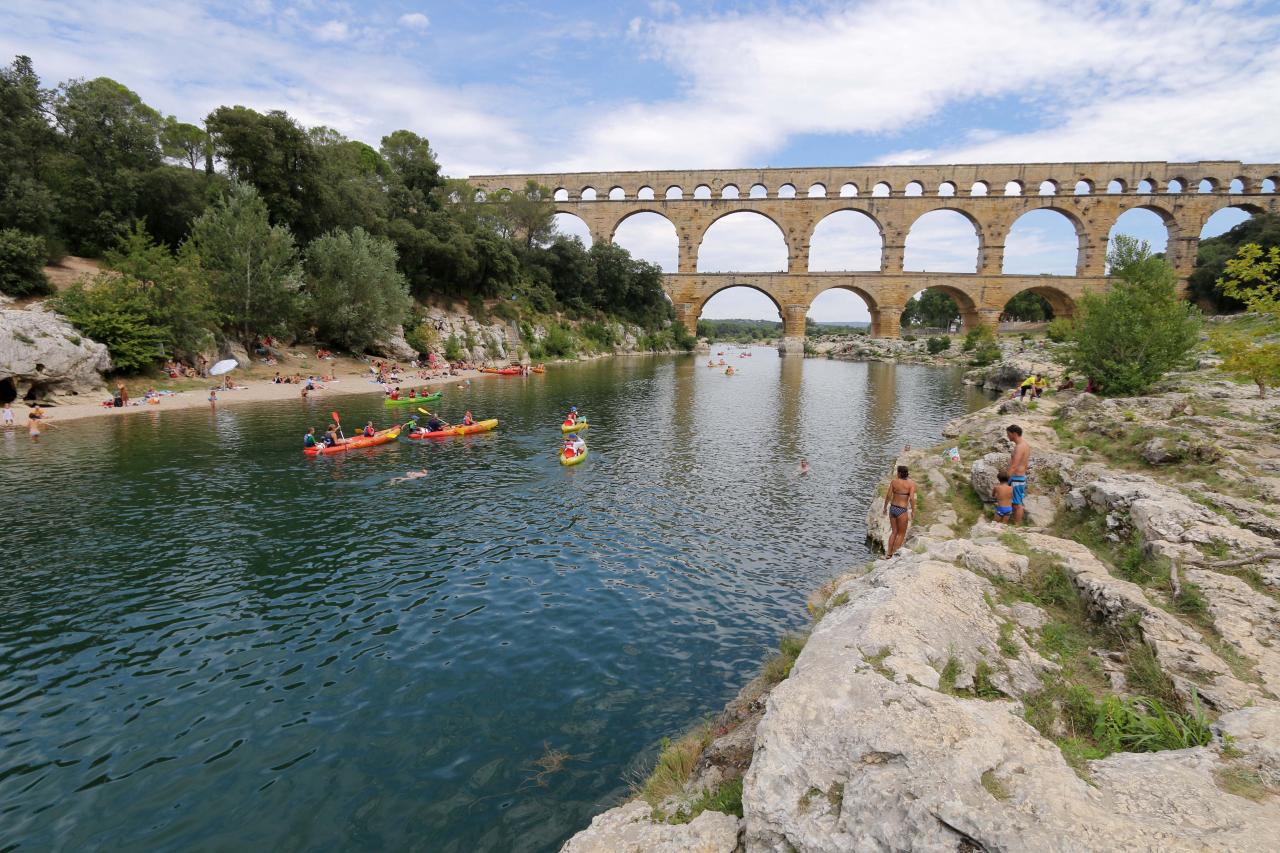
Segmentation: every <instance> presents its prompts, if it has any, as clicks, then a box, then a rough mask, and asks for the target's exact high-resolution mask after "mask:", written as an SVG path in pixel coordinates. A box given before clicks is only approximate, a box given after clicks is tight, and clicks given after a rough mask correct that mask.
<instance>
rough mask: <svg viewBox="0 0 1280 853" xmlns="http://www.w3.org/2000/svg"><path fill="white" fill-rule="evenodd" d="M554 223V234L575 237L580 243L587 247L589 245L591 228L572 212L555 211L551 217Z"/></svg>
mask: <svg viewBox="0 0 1280 853" xmlns="http://www.w3.org/2000/svg"><path fill="white" fill-rule="evenodd" d="M552 222H553V223H554V224H555V229H556V234H558V235H561V236H564V237H577V238H578V239H580V240H581V241H582V245H584V246H586V247H587V248H590V247H591V229H590V228H589V227H587V223H586V220H584V219H583V218H582V217H580V216H578V215H576V214H573V213H564V212H561V213H557V214H556V215H555V216H553V217H552Z"/></svg>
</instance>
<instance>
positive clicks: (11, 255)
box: [0, 228, 53, 297]
mask: <svg viewBox="0 0 1280 853" xmlns="http://www.w3.org/2000/svg"><path fill="white" fill-rule="evenodd" d="M46 254H47V250H46V249H45V244H44V240H42V239H40V238H39V237H37V236H35V235H34V234H26V233H23V232H22V231H19V230H17V229H16V228H5V229H4V230H0V293H5V294H8V295H9V296H18V297H22V296H44V295H45V294H47V293H51V292H53V289H52V288H51V287H50V286H49V280H48V279H47V278H45V276H44V269H43V268H44V262H45V256H46Z"/></svg>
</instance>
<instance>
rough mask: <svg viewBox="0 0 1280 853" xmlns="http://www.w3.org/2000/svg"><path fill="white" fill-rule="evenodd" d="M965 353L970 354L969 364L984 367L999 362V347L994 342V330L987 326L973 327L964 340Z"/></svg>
mask: <svg viewBox="0 0 1280 853" xmlns="http://www.w3.org/2000/svg"><path fill="white" fill-rule="evenodd" d="M964 350H965V352H972V353H973V358H971V359H970V363H971V364H973V365H974V366H975V367H986V366H987V365H988V364H995V363H996V362H997V361H999V360H1000V345H999V344H998V343H997V342H996V330H995V329H993V328H991V327H990V326H987V325H985V324H984V325H981V326H975V327H974V328H973V329H971V330H969V333H968V334H967V335H965V338H964Z"/></svg>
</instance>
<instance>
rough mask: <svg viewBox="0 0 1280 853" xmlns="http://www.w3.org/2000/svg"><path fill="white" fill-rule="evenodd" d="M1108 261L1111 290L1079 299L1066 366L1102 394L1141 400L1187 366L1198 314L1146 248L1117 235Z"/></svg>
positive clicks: (1168, 268) (1168, 269) (1160, 261)
mask: <svg viewBox="0 0 1280 853" xmlns="http://www.w3.org/2000/svg"><path fill="white" fill-rule="evenodd" d="M1107 261H1108V263H1109V265H1110V268H1111V275H1112V286H1111V289H1110V290H1109V291H1108V292H1106V293H1102V294H1098V293H1090V294H1086V295H1085V296H1084V297H1083V298H1082V299H1081V300H1080V310H1079V313H1078V315H1077V319H1076V323H1075V325H1074V328H1073V330H1072V340H1071V342H1070V349H1069V351H1068V354H1067V361H1068V363H1069V365H1070V367H1071V368H1072V370H1073V371H1075V372H1077V373H1080V374H1082V375H1084V376H1086V377H1088V378H1090V379H1092V380H1094V381H1095V382H1096V383H1098V385H1099V386H1100V388H1101V390H1102V393H1104V394H1108V395H1112V396H1122V395H1128V394H1142V393H1144V392H1146V391H1147V390H1149V389H1150V388H1151V386H1152V385H1153V384H1155V382H1156V381H1157V380H1158V379H1160V377H1162V376H1163V375H1164V374H1165V373H1167V372H1168V371H1170V370H1173V369H1175V368H1177V367H1179V366H1181V365H1182V364H1184V363H1185V362H1186V361H1187V358H1188V356H1189V355H1190V354H1191V352H1192V350H1193V349H1194V347H1195V345H1196V341H1197V338H1198V335H1199V331H1200V315H1199V312H1198V311H1197V310H1196V309H1195V307H1194V306H1192V305H1190V304H1189V303H1187V302H1186V301H1184V300H1182V299H1180V298H1179V296H1178V291H1177V275H1176V273H1175V272H1174V270H1173V268H1172V267H1171V266H1170V265H1169V264H1168V262H1166V261H1165V260H1164V259H1163V258H1157V257H1154V256H1153V255H1152V254H1151V250H1150V247H1149V246H1148V245H1147V244H1146V242H1144V241H1141V240H1137V239H1135V238H1133V237H1129V236H1127V235H1120V236H1118V237H1116V240H1115V243H1114V245H1113V247H1112V250H1111V252H1110V253H1109V254H1108V256H1107Z"/></svg>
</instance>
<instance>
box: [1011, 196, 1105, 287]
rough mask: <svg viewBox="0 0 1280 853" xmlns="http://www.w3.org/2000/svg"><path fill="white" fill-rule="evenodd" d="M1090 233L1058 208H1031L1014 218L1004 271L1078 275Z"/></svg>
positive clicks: (1015, 273)
mask: <svg viewBox="0 0 1280 853" xmlns="http://www.w3.org/2000/svg"><path fill="white" fill-rule="evenodd" d="M1087 245H1088V235H1087V232H1086V231H1085V229H1084V225H1083V224H1082V223H1081V222H1080V221H1079V220H1078V219H1076V218H1075V217H1074V216H1072V215H1071V214H1070V213H1068V212H1067V211H1065V210H1063V209H1061V208H1057V207H1044V208H1039V209H1037V210H1029V211H1027V212H1026V213H1024V214H1022V215H1021V216H1019V217H1018V218H1017V219H1016V220H1014V222H1013V225H1012V226H1011V227H1010V228H1009V233H1008V234H1007V235H1006V236H1005V241H1004V261H1003V264H1004V265H1003V268H1002V272H1004V273H1007V274H1013V275H1077V274H1078V273H1079V271H1080V268H1081V262H1082V260H1083V258H1084V253H1085V247H1086V246H1087Z"/></svg>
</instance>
